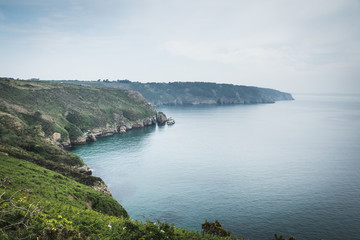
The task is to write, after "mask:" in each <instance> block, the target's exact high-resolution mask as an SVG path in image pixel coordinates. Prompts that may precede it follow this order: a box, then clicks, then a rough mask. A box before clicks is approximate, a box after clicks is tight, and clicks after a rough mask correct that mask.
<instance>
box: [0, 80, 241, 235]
mask: <svg viewBox="0 0 360 240" xmlns="http://www.w3.org/2000/svg"><path fill="white" fill-rule="evenodd" d="M155 114H156V111H155V109H154V108H152V107H151V106H150V105H149V104H148V103H147V102H146V101H145V99H144V98H143V97H142V96H141V95H140V94H138V93H135V92H131V91H124V90H119V89H105V88H97V87H85V86H73V85H67V84H61V83H49V82H37V81H36V82H33V81H17V80H14V79H4V78H3V79H0V239H134V240H135V239H229V238H230V239H236V238H235V237H233V236H231V234H230V232H228V231H226V230H224V229H223V228H222V226H221V224H220V223H219V222H217V221H215V222H214V223H211V222H210V223H209V222H205V224H203V226H202V228H203V231H202V233H199V232H195V231H190V230H186V229H181V228H176V227H175V226H174V225H169V224H168V223H165V222H159V221H156V222H153V221H150V220H146V222H140V221H132V220H131V219H130V218H129V216H128V214H127V212H126V211H125V209H124V208H123V207H122V206H121V205H120V204H119V203H118V202H116V200H114V199H113V198H112V197H111V194H110V192H109V190H108V189H107V186H106V184H105V183H104V182H103V181H102V180H101V179H100V178H98V177H94V176H91V172H89V171H88V170H87V167H86V165H85V164H84V162H83V160H82V159H81V158H80V157H78V156H77V155H75V154H73V153H70V152H68V151H65V150H64V149H62V148H60V147H59V146H58V145H56V144H55V143H56V141H55V140H54V136H56V135H57V136H58V137H59V138H60V139H58V140H57V141H59V142H64V141H69V138H70V139H72V137H71V136H72V135H75V137H79V136H81V135H82V134H83V133H84V132H85V131H87V130H86V129H94V128H104V129H109V128H110V127H109V126H111V125H113V126H116V125H118V124H131V123H134V124H139V125H140V126H141V121H143V122H145V120H148V119H151V118H152V116H153V115H155ZM69 126H70V127H69ZM77 132H78V133H77Z"/></svg>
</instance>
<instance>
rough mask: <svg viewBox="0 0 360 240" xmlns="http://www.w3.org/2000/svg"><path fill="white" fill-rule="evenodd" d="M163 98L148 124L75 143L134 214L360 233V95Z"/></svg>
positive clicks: (187, 223) (313, 232) (233, 228)
mask: <svg viewBox="0 0 360 240" xmlns="http://www.w3.org/2000/svg"><path fill="white" fill-rule="evenodd" d="M294 98H295V101H279V102H276V103H274V104H253V105H210V106H209V105H200V106H162V107H158V108H157V110H158V111H163V112H164V113H165V114H166V115H167V116H168V117H173V118H174V119H175V121H176V124H175V125H172V126H150V127H145V128H143V129H138V130H132V131H129V132H127V133H125V134H115V135H113V136H111V137H104V138H98V141H96V142H93V143H90V144H87V145H83V146H77V147H75V148H74V149H73V150H72V151H73V152H74V153H76V154H78V155H79V156H80V157H82V159H83V160H84V161H85V163H86V164H87V165H88V166H89V167H90V168H91V169H93V175H95V176H99V177H101V178H102V179H103V180H104V181H105V182H106V183H107V185H108V186H109V188H110V190H111V192H112V195H113V197H114V198H115V199H116V200H117V201H118V202H119V203H120V204H121V205H122V206H123V207H124V208H125V209H126V210H127V212H128V213H129V215H130V217H131V219H133V220H140V221H145V219H149V220H152V221H156V220H160V221H166V222H168V223H170V224H172V223H173V224H175V226H176V227H183V228H188V229H192V230H195V231H201V224H202V223H204V221H205V220H207V221H215V220H218V221H219V222H220V223H221V224H222V226H223V227H224V229H227V230H229V231H230V232H231V233H232V234H233V235H234V236H237V237H243V238H245V239H254V240H261V239H269V238H272V237H273V236H274V234H275V233H276V234H277V235H283V236H284V238H286V239H287V238H289V237H290V236H295V237H296V238H297V239H298V240H300V239H301V240H307V239H309V240H313V239H315V240H317V239H329V240H337V239H338V240H343V239H347V240H351V239H354V240H355V239H360V96H358V95H352V96H348V95H300V94H299V95H294Z"/></svg>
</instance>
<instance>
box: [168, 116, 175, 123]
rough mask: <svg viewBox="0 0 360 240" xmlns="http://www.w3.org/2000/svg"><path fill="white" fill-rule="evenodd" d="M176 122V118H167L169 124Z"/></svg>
mask: <svg viewBox="0 0 360 240" xmlns="http://www.w3.org/2000/svg"><path fill="white" fill-rule="evenodd" d="M174 124H175V120H174V119H173V118H171V117H169V119H168V120H167V125H174Z"/></svg>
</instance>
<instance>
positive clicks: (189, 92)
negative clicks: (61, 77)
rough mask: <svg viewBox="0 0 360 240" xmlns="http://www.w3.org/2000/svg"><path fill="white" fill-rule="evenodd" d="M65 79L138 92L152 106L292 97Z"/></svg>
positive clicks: (217, 87)
mask: <svg viewBox="0 0 360 240" xmlns="http://www.w3.org/2000/svg"><path fill="white" fill-rule="evenodd" d="M66 82H68V83H72V84H81V85H84V84H85V85H90V86H102V87H111V88H121V89H127V90H133V91H138V92H140V93H141V94H142V95H143V96H144V97H145V98H146V99H147V100H148V101H149V102H150V103H151V104H153V105H182V104H188V105H193V104H253V103H274V102H275V101H280V100H293V98H292V96H291V94H289V93H284V92H280V91H277V90H274V89H267V88H258V87H248V86H239V85H233V84H217V83H209V82H170V83H140V82H131V81H129V80H117V81H109V80H104V81H99V80H98V81H96V82H95V81H66Z"/></svg>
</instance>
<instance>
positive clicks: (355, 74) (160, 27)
mask: <svg viewBox="0 0 360 240" xmlns="http://www.w3.org/2000/svg"><path fill="white" fill-rule="evenodd" d="M0 77H13V78H20V79H28V78H40V79H43V80H52V79H54V80H73V79H77V80H97V79H109V80H118V79H129V80H132V81H140V82H171V81H205V82H218V83H232V84H238V85H249V86H259V87H268V88H274V89H278V90H281V91H286V92H290V93H360V0H301V1H300V0H298V1H289V0H273V1H267V0H263V1H259V0H251V1H250V0H248V1H245V0H136V1H135V0H62V1H59V0H56V1H54V0H0Z"/></svg>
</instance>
